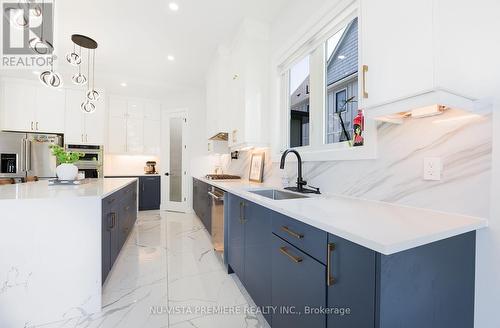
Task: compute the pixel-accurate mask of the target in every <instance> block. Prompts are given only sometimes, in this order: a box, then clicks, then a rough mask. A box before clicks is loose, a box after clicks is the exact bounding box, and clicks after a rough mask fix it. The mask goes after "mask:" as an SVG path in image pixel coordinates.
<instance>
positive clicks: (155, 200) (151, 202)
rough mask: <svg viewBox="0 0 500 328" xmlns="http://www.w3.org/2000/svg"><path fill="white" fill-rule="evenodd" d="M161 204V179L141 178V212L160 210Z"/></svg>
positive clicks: (156, 177)
mask: <svg viewBox="0 0 500 328" xmlns="http://www.w3.org/2000/svg"><path fill="white" fill-rule="evenodd" d="M160 202H161V177H160V176H159V175H156V176H141V177H139V210H141V211H149V210H158V209H160Z"/></svg>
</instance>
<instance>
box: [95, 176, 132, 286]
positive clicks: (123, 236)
mask: <svg viewBox="0 0 500 328" xmlns="http://www.w3.org/2000/svg"><path fill="white" fill-rule="evenodd" d="M101 210H102V220H101V230H102V234H101V270H102V283H103V284H104V282H105V280H106V278H107V276H108V274H109V272H110V271H111V268H112V267H113V264H114V263H115V261H116V259H117V257H118V254H119V253H120V250H121V249H122V247H123V245H124V244H125V241H126V240H127V238H128V236H129V234H130V232H131V231H132V228H133V226H134V223H135V221H136V220H137V183H136V182H134V183H132V184H130V185H128V186H126V187H124V188H123V189H120V190H118V191H116V192H114V193H113V194H111V195H109V196H108V197H106V198H104V199H103V200H102V208H101Z"/></svg>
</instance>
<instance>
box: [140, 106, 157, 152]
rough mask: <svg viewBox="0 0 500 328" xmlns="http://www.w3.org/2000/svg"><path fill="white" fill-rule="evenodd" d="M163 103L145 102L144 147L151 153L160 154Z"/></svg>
mask: <svg viewBox="0 0 500 328" xmlns="http://www.w3.org/2000/svg"><path fill="white" fill-rule="evenodd" d="M160 134H161V105H160V103H156V102H145V103H144V139H143V144H144V149H143V152H144V153H145V154H149V155H158V154H160Z"/></svg>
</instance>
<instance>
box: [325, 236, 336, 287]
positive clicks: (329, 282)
mask: <svg viewBox="0 0 500 328" xmlns="http://www.w3.org/2000/svg"><path fill="white" fill-rule="evenodd" d="M334 250H335V244H333V243H328V248H327V252H328V254H327V257H326V285H327V286H328V287H329V286H332V285H333V284H334V283H335V278H334V277H333V273H332V253H333V251H334Z"/></svg>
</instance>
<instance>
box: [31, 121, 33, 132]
mask: <svg viewBox="0 0 500 328" xmlns="http://www.w3.org/2000/svg"><path fill="white" fill-rule="evenodd" d="M31 131H33V121H31Z"/></svg>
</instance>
